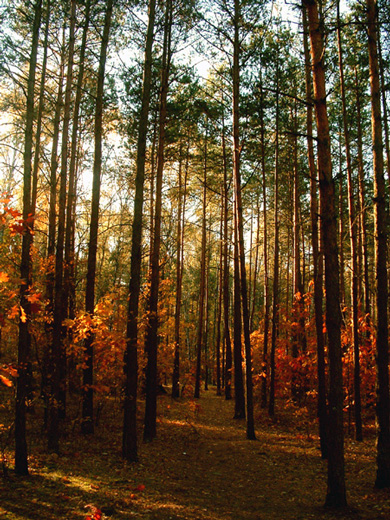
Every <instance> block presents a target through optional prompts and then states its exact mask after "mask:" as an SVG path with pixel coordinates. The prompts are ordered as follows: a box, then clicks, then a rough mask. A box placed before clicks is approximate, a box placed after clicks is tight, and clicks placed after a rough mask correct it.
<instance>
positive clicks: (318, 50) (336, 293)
mask: <svg viewBox="0 0 390 520" xmlns="http://www.w3.org/2000/svg"><path fill="white" fill-rule="evenodd" d="M304 5H305V7H306V9H307V14H308V26H309V31H310V42H311V58H312V66H313V85H314V105H315V112H316V120H317V143H318V168H319V182H320V203H321V230H322V236H323V243H324V256H325V290H326V327H327V332H328V356H329V424H331V425H332V429H331V430H330V431H329V438H328V489H327V495H326V505H327V506H330V507H344V506H346V503H347V499H346V490H345V477H344V431H343V374H342V362H341V339H340V329H341V310H340V286H339V264H338V251H337V220H336V211H335V186H334V180H333V178H332V162H331V153H330V136H329V123H328V114H327V106H326V90H325V69H324V62H323V59H324V44H323V32H322V31H323V25H322V24H320V21H319V17H318V5H317V2H316V0H304Z"/></svg>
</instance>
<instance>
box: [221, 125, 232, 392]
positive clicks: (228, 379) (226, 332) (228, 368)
mask: <svg viewBox="0 0 390 520" xmlns="http://www.w3.org/2000/svg"><path fill="white" fill-rule="evenodd" d="M222 157H223V196H224V206H223V209H224V215H223V337H224V344H225V358H226V359H225V370H224V374H225V376H224V379H225V399H226V400H227V401H228V400H230V399H231V398H232V388H231V384H232V347H231V341H230V328H229V247H228V242H229V225H228V216H229V185H228V179H227V158H226V141H225V125H224V120H222Z"/></svg>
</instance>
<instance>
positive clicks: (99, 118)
mask: <svg viewBox="0 0 390 520" xmlns="http://www.w3.org/2000/svg"><path fill="white" fill-rule="evenodd" d="M112 9H113V0H107V4H106V12H105V18H104V29H103V35H102V43H101V48H100V57H99V70H98V77H97V92H96V105H95V130H94V138H95V149H94V161H93V179H92V205H91V222H90V228H89V244H88V264H87V286H86V291H85V312H86V313H87V314H88V315H89V316H90V317H93V314H94V308H95V277H96V276H95V275H96V258H97V245H98V231H99V202H100V183H101V174H102V141H103V95H104V77H105V68H106V60H107V48H108V40H109V35H110V28H111V19H112ZM93 341H94V335H93V333H92V331H89V332H88V335H87V337H86V339H85V342H84V350H85V364H86V367H85V368H84V370H83V406H82V423H81V430H82V433H84V434H91V433H93V431H94V423H93V411H94V410H93V408H94V407H93V398H94V392H93V364H94V348H93Z"/></svg>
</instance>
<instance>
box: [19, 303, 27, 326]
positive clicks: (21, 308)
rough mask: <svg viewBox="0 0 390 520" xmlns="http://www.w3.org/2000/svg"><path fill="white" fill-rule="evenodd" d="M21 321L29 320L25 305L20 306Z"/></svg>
mask: <svg viewBox="0 0 390 520" xmlns="http://www.w3.org/2000/svg"><path fill="white" fill-rule="evenodd" d="M20 321H21V322H22V323H26V321H27V314H26V312H25V310H24V309H23V307H20Z"/></svg>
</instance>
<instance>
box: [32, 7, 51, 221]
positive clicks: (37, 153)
mask: <svg viewBox="0 0 390 520" xmlns="http://www.w3.org/2000/svg"><path fill="white" fill-rule="evenodd" d="M50 12H51V5H50V0H48V2H47V6H46V20H45V30H44V35H45V36H44V42H43V58H42V72H41V82H40V87H39V101H38V113H37V125H36V130H35V149H34V164H33V169H32V191H31V213H32V214H33V215H34V221H33V223H32V226H33V227H34V224H35V210H36V204H37V190H38V171H39V163H40V159H41V153H40V151H41V150H40V149H41V133H42V114H43V108H44V104H45V83H46V69H47V51H48V39H49V25H50Z"/></svg>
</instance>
